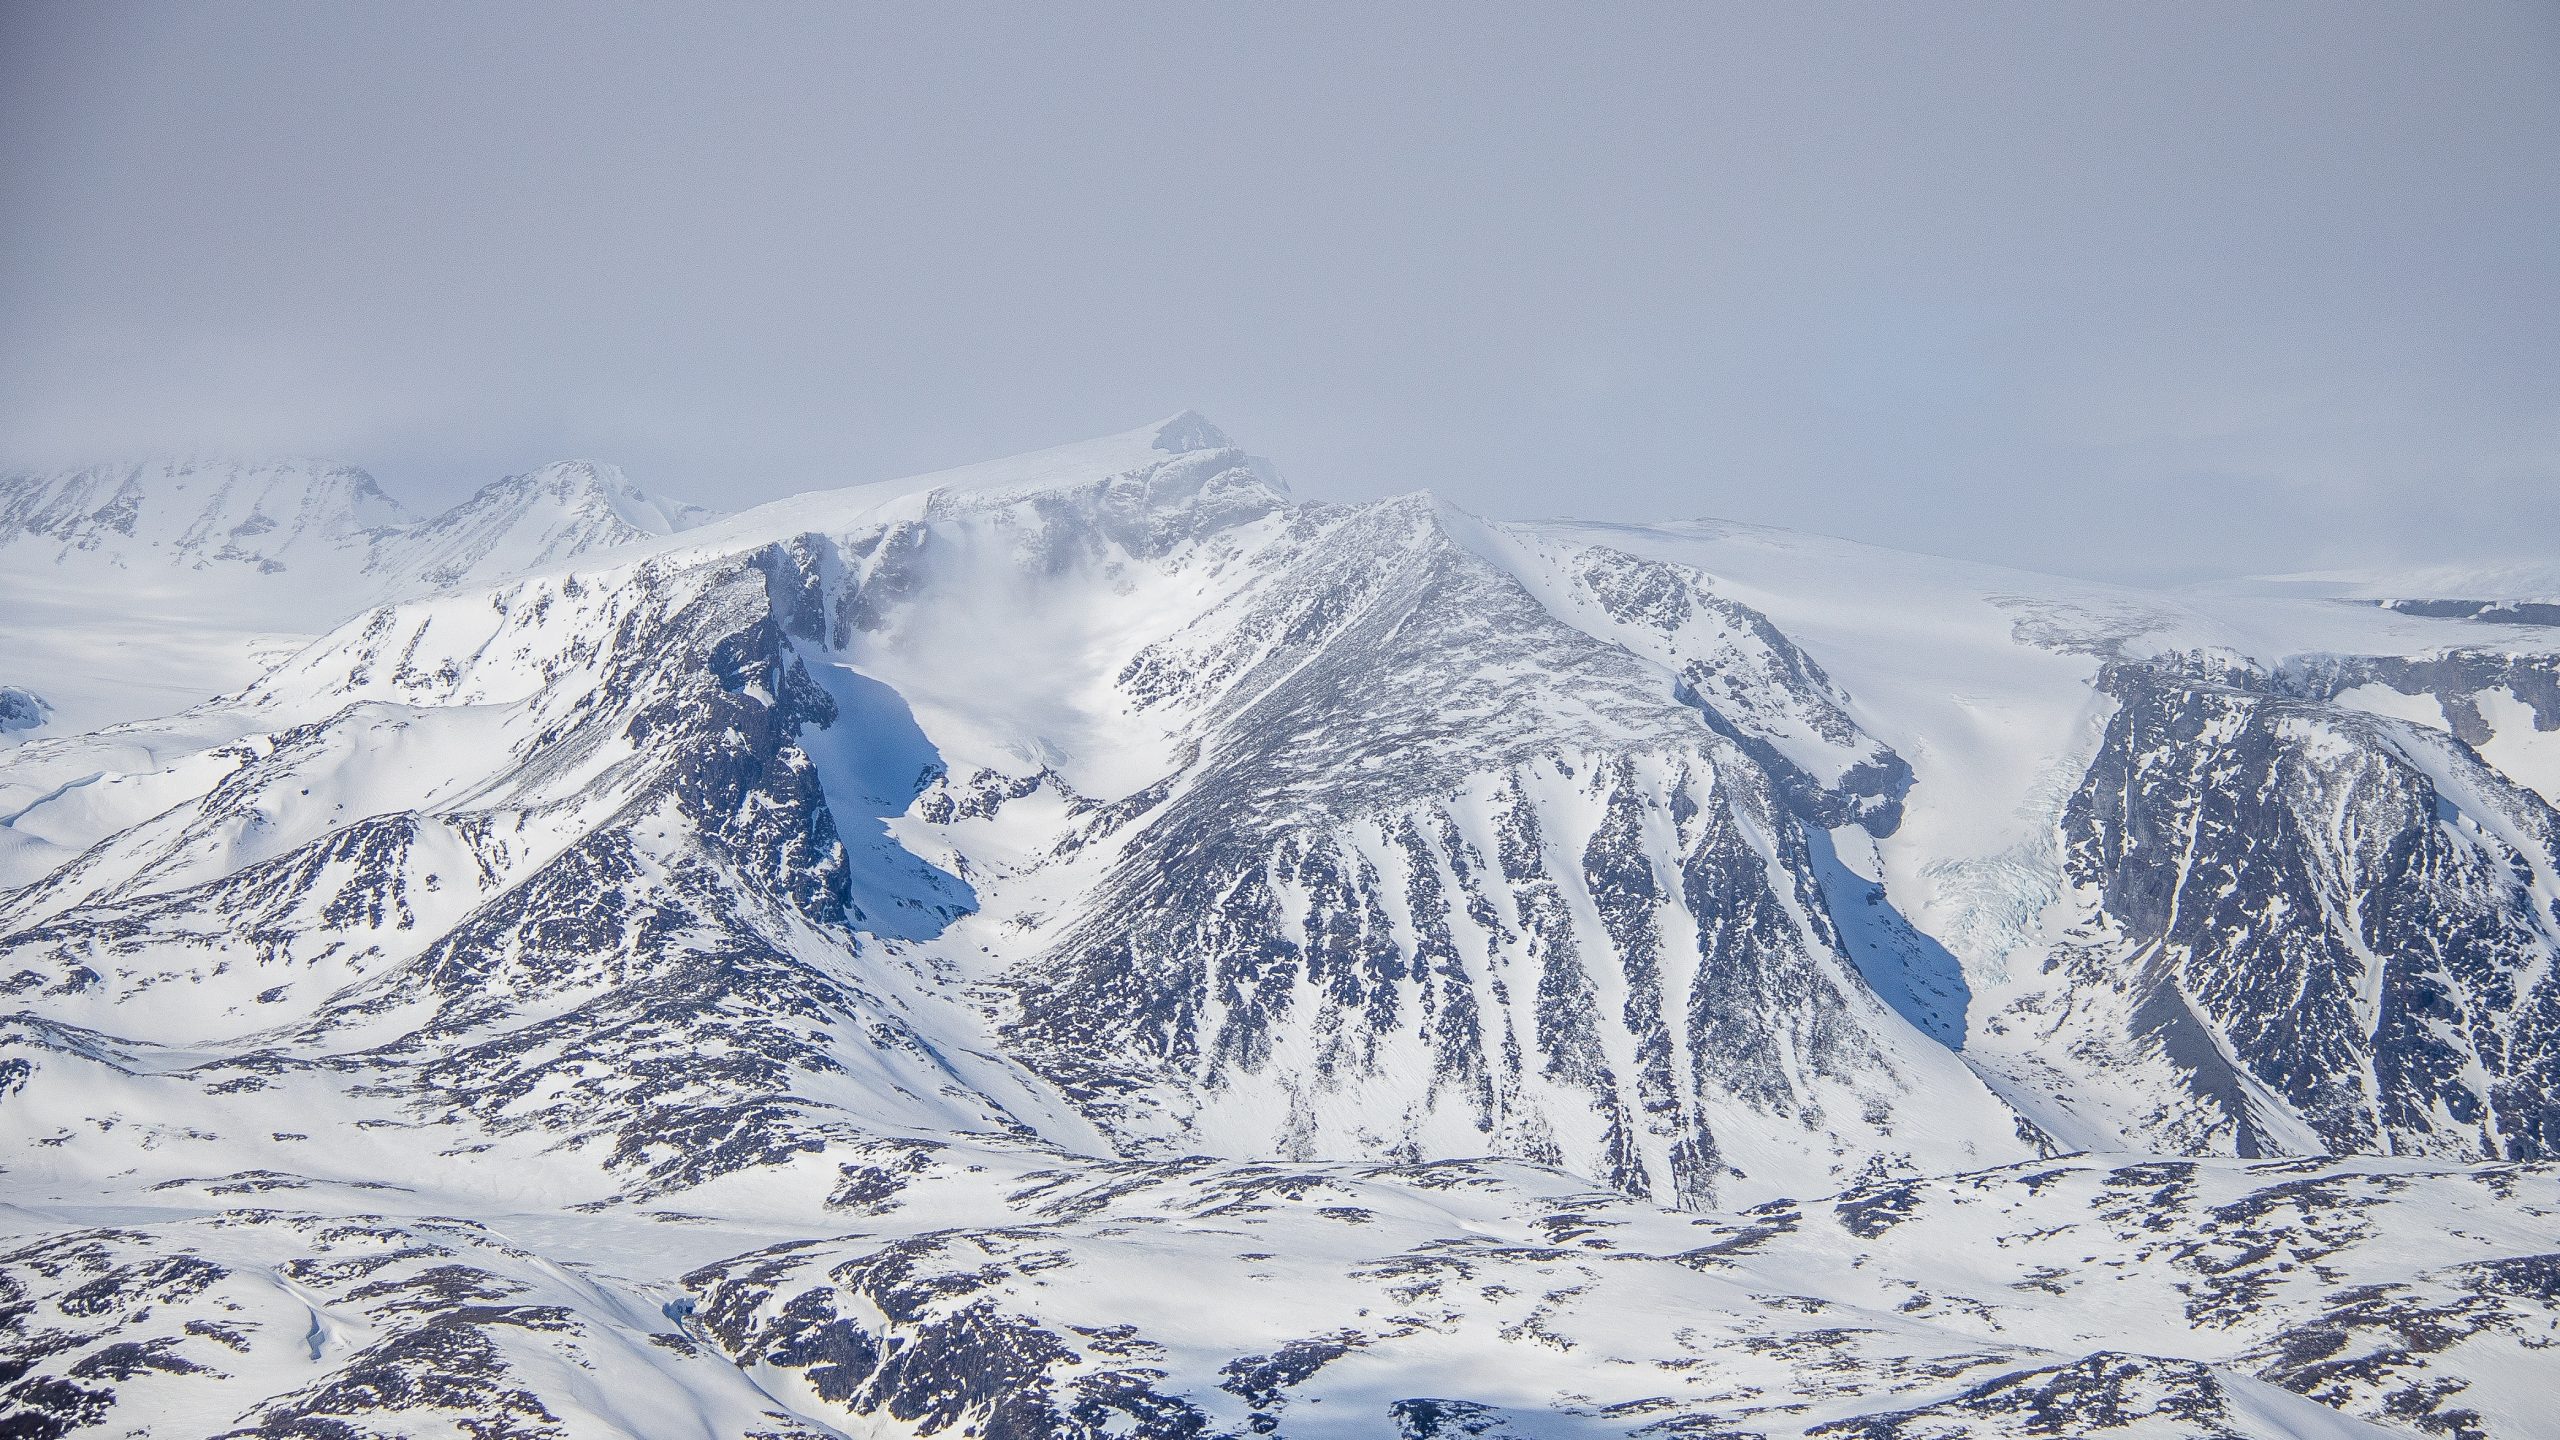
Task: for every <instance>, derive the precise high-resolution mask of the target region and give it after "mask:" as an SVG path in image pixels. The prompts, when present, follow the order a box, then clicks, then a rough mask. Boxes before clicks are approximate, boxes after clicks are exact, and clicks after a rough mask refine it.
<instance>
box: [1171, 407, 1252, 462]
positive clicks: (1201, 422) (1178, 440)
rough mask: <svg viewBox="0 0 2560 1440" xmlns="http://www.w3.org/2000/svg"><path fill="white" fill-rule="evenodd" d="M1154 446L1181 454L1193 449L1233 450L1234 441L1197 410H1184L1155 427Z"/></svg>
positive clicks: (1234, 446)
mask: <svg viewBox="0 0 2560 1440" xmlns="http://www.w3.org/2000/svg"><path fill="white" fill-rule="evenodd" d="M1155 431H1156V438H1155V448H1157V449H1158V450H1163V451H1166V452H1168V453H1171V454H1175V455H1182V454H1187V453H1189V452H1191V451H1193V450H1233V449H1234V448H1236V442H1234V441H1233V440H1230V439H1228V438H1227V432H1226V431H1224V430H1221V429H1219V428H1218V427H1217V426H1215V425H1212V424H1210V423H1209V417H1207V416H1205V415H1203V414H1201V413H1200V412H1199V411H1197V410H1185V411H1183V412H1182V413H1181V414H1179V415H1176V416H1174V417H1173V418H1172V419H1170V420H1167V421H1165V422H1164V423H1163V424H1161V425H1158V426H1156V427H1155Z"/></svg>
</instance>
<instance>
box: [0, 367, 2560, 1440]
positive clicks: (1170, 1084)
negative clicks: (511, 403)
mask: <svg viewBox="0 0 2560 1440" xmlns="http://www.w3.org/2000/svg"><path fill="white" fill-rule="evenodd" d="M2418 578H2424V577H2418ZM2451 578H2455V579H2462V580H2465V581H2467V582H2476V583H2475V584H2472V585H2471V589H2472V590H2477V591H2478V592H2479V593H2470V592H2469V591H2466V592H2465V593H2460V594H2456V593H2453V592H2451V591H2447V592H2444V593H2433V592H2429V591H2426V590H2425V589H2424V587H2420V588H2419V589H2411V588H2409V585H2410V583H2413V582H2412V580H2411V577H2396V578H2393V577H2382V578H2377V579H2375V580H2374V581H2373V582H2372V583H2371V584H2369V585H2362V586H2359V585H2357V584H2353V583H2349V582H2348V581H2346V580H2340V579H2334V578H2333V579H2330V580H2324V581H2322V582H2320V583H2318V584H2308V583H2303V582H2301V581H2300V579H2299V577H2295V579H2293V580H2290V581H2287V582H2283V583H2277V582H2269V583H2265V584H2258V585H2251V586H2229V587H2222V588H2219V589H2216V590H2211V591H2201V590H2199V591H2189V592H2175V593H2168V592H2144V591H2137V590H2129V589H2123V588H2116V587H2107V586H2100V585H2094V584H2088V583H2083V582H2077V581H2069V580H2061V579H2056V578H2053V577H2048V576H2040V575H2034V574H2029V573H2025V572H2017V571H2007V570H2000V569H1997V568H1993V567H1986V566H1979V565H1969V564H1959V563H1956V562H1950V561H1944V560H1938V559H1933V558H1929V557H1924V556H1917V555H1909V554H1903V553H1898V552H1893V551H1888V550H1881V549H1877V548H1874V547H1869V546H1862V545H1855V544H1851V543H1849V542H1844V541H1836V540H1830V539H1826V538H1822V537H1818V536H1809V535H1799V534H1791V533H1785V532H1776V531H1769V530H1762V529H1756V528H1752V527H1745V526H1734V525H1725V524H1720V523H1715V522H1706V521H1694V522H1681V523H1673V524H1665V525H1659V526H1620V525H1589V524H1579V523H1572V522H1546V523H1537V524H1515V523H1505V522H1496V521H1491V520H1486V519H1482V518H1479V517H1475V516H1471V515H1468V514H1465V513H1463V512H1461V511H1459V510H1457V509H1455V508H1453V507H1451V506H1449V505H1447V504H1445V503H1444V502H1441V501H1439V500H1437V499H1435V498H1434V497H1431V496H1428V495H1409V496H1402V497H1397V498H1393V499H1387V500H1381V501H1376V502H1373V503H1368V504H1362V505H1350V506H1335V505H1325V504H1318V503H1313V502H1308V501H1303V500H1300V499H1298V498H1297V497H1294V496H1292V495H1291V494H1290V493H1289V492H1288V490H1287V488H1286V486H1285V484H1283V483H1282V482H1281V481H1280V480H1279V477H1278V475H1277V473H1276V472H1275V471H1274V470H1273V469H1272V468H1271V467H1270V466H1269V465H1267V464H1265V463H1263V462H1261V461H1259V460H1256V459H1254V458H1252V457H1250V456H1247V455H1246V454H1244V453H1243V452H1242V451H1241V450H1239V449H1237V448H1236V447H1235V446H1233V445H1232V444H1231V443H1230V442H1229V441H1228V439H1227V438H1226V437H1225V436H1224V435H1222V434H1220V433H1219V432H1218V431H1217V430H1216V429H1215V428H1214V427H1213V426H1211V425H1209V424H1208V423H1207V422H1206V421H1204V420H1202V419H1200V418H1199V417H1197V416H1195V415H1184V416H1179V417H1176V418H1175V419H1173V420H1169V421H1166V422H1163V423H1162V424H1159V425H1153V426H1148V427H1144V428H1142V429H1139V430H1136V431H1132V432H1129V433H1127V434H1124V435H1120V436H1113V437H1107V438H1105V439H1101V440H1096V441H1090V442H1086V443H1084V444H1080V445H1074V446H1068V447H1064V448H1062V449H1059V450H1055V451H1048V452H1042V453H1040V454H1036V455H1030V456H1024V457H1018V458H1016V459H1012V460H1007V461H1000V462H995V463H993V464H989V465H983V466H976V467H970V468H968V469H965V470H960V471H953V472H949V473H946V474H943V475H935V476H926V477H920V478H918V479H916V480H914V481H909V482H898V483H891V484H885V485H872V486H864V487H858V488H855V489H850V490H843V491H833V492H821V493H816V494H811V495H803V496H798V497H794V498H792V499H788V500H783V501H778V502H775V503H773V504H770V505H765V506H761V507H758V508H756V509H754V510H750V511H746V512H743V513H741V514H737V515H731V516H726V517H718V516H712V515H710V514H708V513H706V512H703V511H701V510H699V509H697V508H695V507H690V506H684V505H680V504H676V503H674V502H669V501H665V500H661V499H655V498H652V497H650V496H648V495H646V494H644V493H643V492H641V491H639V490H638V489H637V488H636V487H634V486H633V485H632V484H631V483H630V481H629V480H628V479H626V478H625V477H623V476H621V475H620V473H619V472H617V471H614V470H612V469H611V467H608V466H599V465H591V464H565V465H557V466H552V467H548V468H546V469H544V470H541V471H537V472H534V473H533V474H531V475H528V476H521V477H515V478H512V479H509V480H505V481H501V482H498V483H497V484H494V485H492V486H490V487H487V488H486V489H484V490H482V491H481V492H480V493H479V494H478V495H476V496H474V497H473V498H472V499H471V500H469V501H466V502H465V503H464V504H463V505H460V506H457V507H455V508H454V509H453V510H451V511H447V512H446V513H445V514H443V515H440V516H437V517H433V518H431V519H427V520H416V519H412V518H410V517H408V516H407V515H406V514H405V512H403V511H401V510H400V509H399V507H398V506H397V504H396V503H395V502H393V501H391V500H390V499H389V497H387V496H384V495H383V494H382V493H381V492H380V491H379V489H378V488H376V487H374V486H373V484H372V482H371V481H370V480H369V479H367V478H365V477H364V476H363V475H362V473H361V472H358V471H352V470H347V469H344V468H343V467H332V466H323V465H307V464H305V465H285V466H273V467H239V466H202V465H196V466H189V465H164V466H142V467H126V468H122V469H112V470H105V469H102V470H92V471H85V472H79V473H77V474H73V475H67V476H52V477H24V478H16V479H9V480H0V992H4V993H5V996H6V999H5V1001H0V1012H5V1013H0V1136H5V1140H0V1415H5V1416H6V1417H7V1418H5V1419H0V1434H5V1435H11V1436H37V1437H48V1436H58V1435H72V1434H99V1435H155V1436H208V1435H243V1436H253V1435H254V1436H273V1437H285V1436H303V1437H329V1440H338V1437H355V1436H377V1435H379V1436H392V1435H399V1436H466V1435H467V1436H475V1437H481V1440H488V1437H495V1436H517V1437H532V1436H546V1437H548V1436H615V1435H635V1436H651V1437H656V1436H706V1437H707V1436H723V1437H727V1436H745V1435H766V1436H859V1437H875V1436H876V1437H892V1436H928V1435H943V1434H951V1435H976V1436H985V1437H991V1440H993V1437H1008V1440H1010V1437H1037V1436H1059V1437H1066V1436H1096V1437H1098V1436H1151V1437H1208V1436H1245V1435H1305V1436H1333V1435H1340V1436H1354V1435H1358V1436H1369V1435H1381V1436H1404V1437H1451V1440H1454V1437H1461V1436H1470V1437H1474V1436H1481V1437H1518V1440H1527V1437H1533V1436H1534V1437H1559V1436H1639V1435H1641V1436H1661V1437H1708V1436H1732V1437H1742V1436H1763V1437H1782V1436H1783V1437H1795V1436H1808V1437H1811V1436H1822V1437H1911V1440H1918V1437H1940V1436H2097V1435H2107V1436H2112V1435H2125V1436H2163V1437H2166V1436H2196V1435H2217V1436H2245V1437H2276V1436H2358V1435H2387V1434H2429V1435H2455V1436H2465V1437H2471V1436H2478V1437H2489V1436H2532V1435H2537V1434H2547V1433H2550V1426H2549V1422H2548V1416H2547V1415H2546V1414H2545V1413H2544V1412H2545V1411H2546V1410H2547V1408H2548V1407H2547V1401H2546V1399H2545V1397H2547V1396H2548V1395H2549V1394H2551V1393H2553V1392H2554V1391H2555V1390H2560V1359H2555V1358H2553V1357H2555V1356H2560V1223H2555V1220H2556V1219H2560V1168H2555V1156H2560V968H2556V967H2555V965H2554V960H2555V957H2560V811H2555V809H2554V801H2555V795H2560V768H2555V766H2560V748H2555V746H2560V627H2555V626H2551V625H2544V624H2539V623H2532V615H2533V614H2535V613H2538V612H2534V611H2531V610H2530V609H2529V608H2524V607H2528V606H2529V605H2530V604H2531V603H2533V602H2534V601H2535V594H2539V592H2535V594H2527V593H2526V592H2525V590H2521V589H2515V586H2514V585H2510V586H2508V588H2507V590H2498V591H2496V592H2495V593H2492V591H2491V589H2483V588H2481V587H2484V586H2488V583H2489V581H2490V580H2492V579H2496V578H2499V577H2485V576H2482V577H2473V576H2461V577H2451ZM2505 578H2507V579H2509V580H2512V581H2515V582H2516V583H2517V584H2522V583H2523V580H2529V579H2531V578H2532V577H2529V576H2528V577H2522V579H2518V577H2505ZM2377 587H2379V588H2377ZM2509 590H2512V591H2513V593H2508V591H2509ZM2368 592H2369V593H2368ZM2438 601H2444V602H2454V601H2459V602H2462V603H2460V604H2452V603H2445V604H2438V603H2436V602H2438ZM2378 602H2379V603H2378ZM2492 602H2494V603H2492ZM2501 607H2503V608H2501ZM2519 617H2521V618H2519Z"/></svg>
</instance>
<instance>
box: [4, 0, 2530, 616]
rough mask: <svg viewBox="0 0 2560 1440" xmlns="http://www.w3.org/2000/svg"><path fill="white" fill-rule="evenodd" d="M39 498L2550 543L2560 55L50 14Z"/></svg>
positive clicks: (1891, 30) (2198, 14)
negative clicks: (1246, 505)
mask: <svg viewBox="0 0 2560 1440" xmlns="http://www.w3.org/2000/svg"><path fill="white" fill-rule="evenodd" d="M0 152H5V153H4V154H0V285H5V290H0V461H6V462H8V463H10V464H14V465H43V466H50V465H53V464H56V463H61V462H65V461H70V460H79V459H90V458H103V457H121V456H138V455H146V454H163V453H173V452H180V453H205V452H216V453H224V454H233V455H251V456H255V455H274V454H297V455H301V454H318V455H326V456H330V457H334V458H343V459H347V460H352V461H355V462H357V463H359V464H363V465H366V466H367V467H369V468H371V469H372V470H374V471H375V473H376V474H378V475H380V476H381V477H382V478H383V479H384V481H385V483H386V484H387V485H389V486H390V487H391V488H393V490H394V491H395V492H396V493H400V494H402V495H403V496H404V497H405V498H409V499H412V500H413V501H414V502H417V503H420V504H422V505H423V504H433V503H440V502H442V501H444V500H447V499H450V498H453V497H454V496H456V495H458V494H459V493H461V492H463V491H465V490H467V489H468V488H469V487H470V486H471V485H474V484H477V483H478V482H480V481H483V480H486V479H489V478H493V477H495V476H497V475H499V474H504V473H509V472H513V471H518V470H522V469H526V468H529V467H530V466H532V465H534V464H537V463H539V462H541V461H544V460H546V459H553V458H560V457H564V456H570V455H580V456H593V457H597V458H603V459H610V460H616V461H619V462H620V463H622V464H623V465H624V466H625V468H627V469H628V470H630V471H631V472H632V474H633V475H634V477H635V478H637V479H639V480H640V481H641V483H643V484H644V485H647V486H650V487H652V488H655V489H659V490H663V491H665V492H668V493H671V494H676V495H681V496H684V497H687V498H692V499H698V500H702V501H705V502H709V503H713V504H719V505H723V506H738V505H743V504H746V503H750V502H752V501H755V500H759V499H764V498H768V497H771V496H775V495H780V494H784V493H788V492H790V491H794V490H801V489H808V488H813V487H817V486H824V485H836V484H850V483H855V482H860V481H867V480H873V479H880V478H885V477H889V476H893V475H900V474H907V473H912V472H916V471H921V470H926V469H932V468H936V467H940V466H944V465H949V464H955V463H961V462H966V461H970V460H975V459H981V458H987V457H991V456H996V455H1002V454H1007V453H1011V452H1014V451H1018V450H1025V449H1031V448H1036V447H1039V446H1043V445H1048V444H1054V443H1059V442H1062V441H1066V440H1071V439H1077V438H1081V437H1084V436H1087V435H1092V434H1097V433H1104V432H1109V431H1115V430H1122V429H1127V428H1129V427H1131V426H1133V425H1136V424H1140V423H1144V422H1145V421H1148V420H1151V419H1155V418H1158V417H1160V416H1162V415H1165V414H1168V413H1171V412H1173V411H1176V410H1180V409H1183V408H1185V407H1196V408H1198V409H1200V410H1201V411H1203V412H1205V413H1206V414H1208V415H1209V416H1210V417H1211V418H1212V419H1214V420H1216V421H1217V422H1218V423H1219V424H1221V425H1222V426H1224V427H1225V428H1226V429H1227V430H1228V431H1230V432H1231V433H1232V434H1234V435H1235V436H1236V437H1237V439H1238V440H1239V442H1240V443H1243V444H1245V445H1246V446H1248V447H1249V448H1251V449H1253V450H1255V451H1257V452H1259V453H1262V454H1265V455H1267V456H1269V457H1271V458H1272V459H1273V460H1274V461H1276V462H1277V463H1278V465H1279V466H1280V468H1281V470H1282V471H1283V472H1284V473H1285V474H1287V475H1288V476H1289V477H1290V478H1291V480H1292V481H1293V482H1294V483H1295V484H1296V485H1297V486H1298V488H1299V489H1300V490H1302V491H1304V492H1308V493H1312V494H1316V495H1320V496H1325V497H1328V498H1342V499H1351V498H1361V497H1368V496H1374V495H1383V494H1390V493H1395V492H1399V491H1404V490H1411V489H1418V488H1426V487H1427V488H1430V489H1434V490H1437V491H1439V492H1440V493H1442V494H1443V495H1445V496H1447V497H1449V498H1451V499H1453V500H1455V501H1457V502H1458V503H1460V504H1462V505H1465V506H1468V507H1469V508H1472V509H1476V510H1479V511H1483V512H1487V513H1491V514H1495V515H1501V516H1514V517H1529V516H1542V515H1554V514H1572V515H1579V516H1586V517H1592V518H1609V519H1639V518H1660V517H1672V516H1697V515H1714V516H1723V517H1728V518H1734V519H1742V520H1752V521H1760V522H1765V523H1771V524H1779V525H1790V526H1798V527H1803V528H1809V529H1816V530H1823V531H1828V532H1831V533H1835V534H1842V535H1848V536H1852V537H1855V538H1860V539H1867V540H1875V541H1881V542H1885V543H1893V544H1902V545H1906V546H1909V547H1912V548H1918V549H1928V550H1936V551H1940V552H1944V553H1952V554H1961V555H1969V556H1980V557H1986V558H1999V559H2008V560H2013V561H2017V562H2020V563H2026V564H2031V565H2036V566H2040V567H2043V568H2052V569H2062V570H2070V571H2078V572H2082V573H2090V574H2099V575H2110V576H2133V577H2146V578H2166V579H2176V578H2188V577H2193V576H2200V575H2208V574H2215V573H2232V572H2239V571H2249V570H2257V571H2276V570H2292V569H2301V568H2308V567H2315V566H2323V565H2335V564H2345V563H2369V562H2387V561H2392V560H2440V559H2452V558H2462V557H2466V556H2474V555H2476V556H2479V557H2483V558H2488V557H2521V556H2531V555H2535V554H2542V555H2550V554H2554V553H2560V6H2555V5H2553V4H2550V3H2546V0H2533V3H2516V4H2498V3H2446V4H2435V3H2426V4H2421V3H2414V0H2413V3H2406V4H2394V5H2382V6H2374V5H2362V4H2350V3H2341V0H2320V3H2314V4H2305V5H2291V4H2281V3H2273V0H2259V3H2251V4H2247V5H2205V4H2165V5H2144V6H2133V5H2076V4H2075V5H2047V4H2037V5H2020V6H1982V5H1963V4H1929V5H1921V4H1908V3H1893V4H1887V5H1882V6H1876V7H1865V6H1847V5H1833V6H1814V7H1799V6H1796V5H1793V4H1787V5H1779V4H1775V3H1772V4H1768V5H1753V6H1742V5H1709V4H1684V5H1602V4H1588V3H1573V4H1565V3H1558V4H1555V5H1551V6H1541V7H1534V8H1532V7H1521V8H1511V7H1499V6H1497V7H1490V8H1489V7H1486V6H1483V5H1475V4H1468V5H1457V4H1451V5H1445V6H1429V5H1388V6H1376V5H1360V6H1345V7H1341V8H1330V7H1319V6H1315V5H1308V4H1284V5H1277V6H1244V5H1210V4H1188V5H1166V6H1162V7H1123V6H1109V7H1103V8H1099V9H1096V8H1091V7H1084V6H1060V5H1040V6H1022V7H1012V6H959V5H953V6H940V5H934V6H918V5H898V6H888V5H880V6H867V7H857V6H847V5H838V4H829V5H824V6H811V7H806V8H794V7H789V6H781V5H774V4H760V5H753V6H744V7H728V6H722V7H717V8H713V7H705V8H700V9H692V8H671V7H667V8H651V7H637V6H626V5H620V4H616V5H609V6H595V7H585V6H566V5H535V6H531V7H519V6H517V5H513V4H509V5H503V6H491V7H478V6H471V5H461V6H455V5H443V4H439V5H407V4H401V5H380V6H367V5H351V4H328V5H317V4H314V5H307V6H270V5H250V4H239V3H226V4H221V5H189V6H180V5H174V4H167V5H147V6H131V7H117V6H106V5H70V4H30V3H11V4H7V5H5V7H0Z"/></svg>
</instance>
